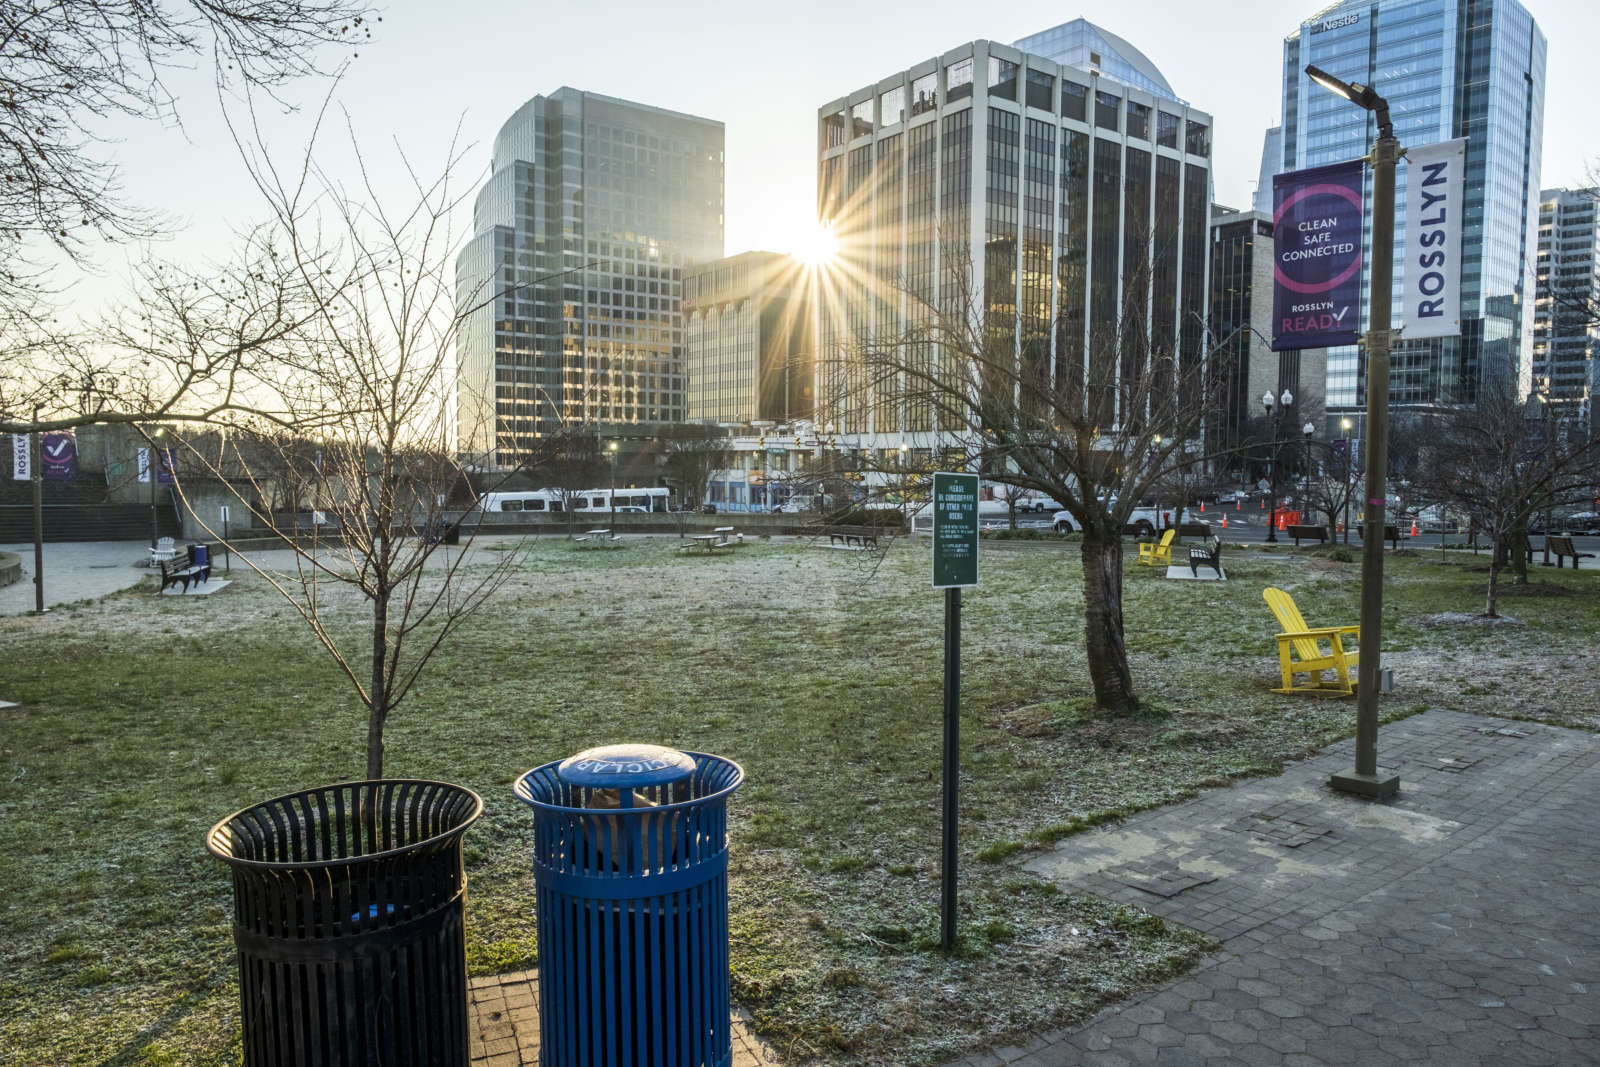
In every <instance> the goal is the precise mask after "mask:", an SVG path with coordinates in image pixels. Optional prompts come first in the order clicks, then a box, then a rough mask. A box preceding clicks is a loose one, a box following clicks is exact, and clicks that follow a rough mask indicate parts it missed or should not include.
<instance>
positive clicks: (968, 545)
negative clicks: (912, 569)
mask: <svg viewBox="0 0 1600 1067" xmlns="http://www.w3.org/2000/svg"><path fill="white" fill-rule="evenodd" d="M977 584H978V476H977V475H976V474H949V473H946V472H944V471H940V472H937V473H935V474H934V476H933V587H934V588H935V589H959V588H962V587H963V586H970V585H977Z"/></svg>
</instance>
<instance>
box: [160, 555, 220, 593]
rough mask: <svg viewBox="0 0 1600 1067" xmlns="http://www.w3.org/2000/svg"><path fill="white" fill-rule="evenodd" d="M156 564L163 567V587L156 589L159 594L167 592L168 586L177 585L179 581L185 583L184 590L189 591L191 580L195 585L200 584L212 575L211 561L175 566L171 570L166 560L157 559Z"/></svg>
mask: <svg viewBox="0 0 1600 1067" xmlns="http://www.w3.org/2000/svg"><path fill="white" fill-rule="evenodd" d="M156 566H158V567H160V568H161V588H160V589H157V590H156V595H157V596H160V595H161V594H162V593H164V592H166V591H167V589H168V587H170V586H174V585H177V584H178V583H179V582H182V583H183V591H184V592H185V593H187V592H188V591H189V583H190V582H193V583H194V584H195V585H199V584H200V583H201V582H204V581H205V580H206V579H207V578H210V577H211V564H210V563H209V562H207V563H205V564H204V565H196V564H192V563H191V564H188V565H186V566H183V567H173V568H172V569H171V570H168V569H167V564H166V563H165V562H164V561H162V560H157V561H156Z"/></svg>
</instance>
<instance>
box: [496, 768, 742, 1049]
mask: <svg viewBox="0 0 1600 1067" xmlns="http://www.w3.org/2000/svg"><path fill="white" fill-rule="evenodd" d="M743 781H744V771H743V770H742V769H741V768H740V767H739V765H738V764H737V763H734V762H733V761H732V760H727V759H723V758H722V757H721V756H709V755H705V754H703V753H699V752H679V751H677V750H676V749H671V748H662V747H660V746H658V745H612V746H607V747H603V748H592V749H589V750H588V751H585V752H580V753H579V754H578V755H576V756H573V757H571V758H570V759H566V760H562V761H560V762H557V763H547V764H545V765H544V766H542V767H535V768H534V769H533V770H531V771H529V772H528V773H527V774H525V775H523V776H522V778H521V779H519V780H518V782H517V785H516V792H517V796H518V797H520V798H521V799H522V800H523V801H525V802H526V803H527V804H528V805H530V806H531V807H532V808H533V813H534V855H533V870H534V881H535V883H536V886H537V897H536V908H537V912H538V922H539V1029H540V1043H539V1063H540V1065H541V1067H602V1065H603V1067H664V1065H668V1064H670V1065H673V1067H727V1064H728V1063H729V1062H730V1061H731V1060H732V1058H733V1045H732V1033H731V1031H730V1028H729V1007H730V1005H729V995H728V834H727V824H728V818H727V805H728V797H729V796H731V795H732V794H733V791H734V790H735V789H738V788H739V786H740V784H741V783H742V782H743Z"/></svg>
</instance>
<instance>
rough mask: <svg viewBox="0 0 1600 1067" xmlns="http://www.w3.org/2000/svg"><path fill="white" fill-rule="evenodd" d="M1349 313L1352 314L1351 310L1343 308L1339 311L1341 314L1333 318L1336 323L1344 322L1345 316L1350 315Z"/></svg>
mask: <svg viewBox="0 0 1600 1067" xmlns="http://www.w3.org/2000/svg"><path fill="white" fill-rule="evenodd" d="M1349 312H1350V309H1349V308H1341V309H1340V311H1339V314H1337V315H1335V316H1334V317H1333V321H1334V322H1343V321H1344V317H1345V315H1347V314H1349Z"/></svg>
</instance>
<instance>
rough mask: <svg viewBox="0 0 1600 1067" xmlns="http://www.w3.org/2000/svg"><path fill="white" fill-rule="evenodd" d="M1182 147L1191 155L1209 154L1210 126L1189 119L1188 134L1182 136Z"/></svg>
mask: <svg viewBox="0 0 1600 1067" xmlns="http://www.w3.org/2000/svg"><path fill="white" fill-rule="evenodd" d="M1183 147H1184V150H1185V151H1187V152H1188V153H1189V154H1190V155H1191V156H1209V155H1210V154H1211V128H1210V127H1209V126H1207V125H1206V124H1205V123H1203V122H1195V121H1194V120H1193V119H1191V120H1189V130H1188V136H1186V137H1185V138H1184V142H1183Z"/></svg>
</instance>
